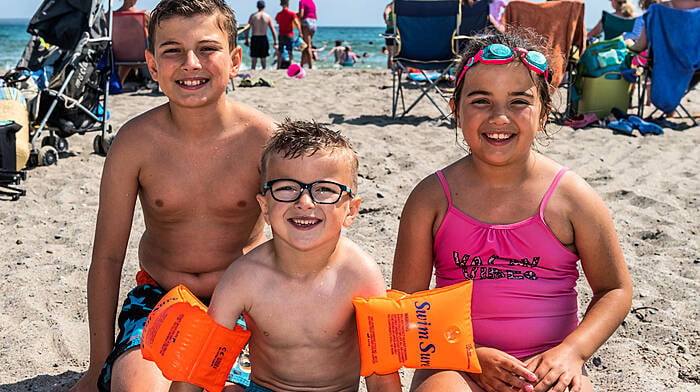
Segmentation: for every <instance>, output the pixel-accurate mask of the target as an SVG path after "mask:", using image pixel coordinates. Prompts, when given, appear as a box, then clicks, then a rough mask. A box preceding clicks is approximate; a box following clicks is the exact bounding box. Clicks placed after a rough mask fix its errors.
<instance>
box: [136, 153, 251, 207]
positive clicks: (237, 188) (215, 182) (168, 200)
mask: <svg viewBox="0 0 700 392" xmlns="http://www.w3.org/2000/svg"><path fill="white" fill-rule="evenodd" d="M258 161H259V154H255V153H254V152H252V151H245V150H244V149H242V148H241V147H238V146H230V145H229V146H225V145H216V144H214V145H207V146H200V147H194V146H186V147H182V148H178V149H175V148H170V149H169V148H167V147H166V146H161V147H160V148H157V149H155V150H154V152H153V155H152V156H151V157H149V165H147V166H145V167H144V168H143V169H142V170H141V172H140V173H139V186H140V191H141V197H142V203H143V204H144V206H148V207H151V208H154V209H155V210H157V211H159V212H161V213H168V212H172V213H184V214H186V213H188V211H189V212H190V213H197V212H200V213H201V210H202V209H206V210H207V211H210V212H212V211H214V212H219V213H231V212H236V211H237V210H241V209H243V210H247V209H251V208H257V202H256V201H255V194H256V193H257V192H258V188H259V186H260V185H259V182H260V174H259V169H258Z"/></svg>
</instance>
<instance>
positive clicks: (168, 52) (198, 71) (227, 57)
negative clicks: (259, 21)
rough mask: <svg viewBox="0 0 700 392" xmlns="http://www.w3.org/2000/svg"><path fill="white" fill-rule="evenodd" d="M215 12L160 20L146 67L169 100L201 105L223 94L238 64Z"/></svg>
mask: <svg viewBox="0 0 700 392" xmlns="http://www.w3.org/2000/svg"><path fill="white" fill-rule="evenodd" d="M217 17H218V16H217V15H198V16H194V17H191V18H183V17H179V16H175V17H172V18H168V19H166V20H164V21H162V22H160V29H159V30H158V33H157V34H156V39H155V44H154V48H153V51H154V52H153V54H149V55H147V60H148V62H149V69H150V70H151V74H152V76H153V78H154V79H155V80H157V81H158V83H159V84H160V87H161V89H162V90H163V92H164V93H165V94H166V95H167V96H168V98H169V99H170V101H171V103H173V104H179V105H183V106H189V107H194V106H201V105H204V104H208V103H212V102H218V101H220V100H221V99H222V97H223V98H225V91H226V86H227V85H228V82H229V78H230V77H232V76H233V75H235V72H237V70H238V66H239V65H240V48H233V49H231V48H230V46H229V42H228V35H227V34H225V33H224V32H223V31H222V30H221V28H220V27H219V25H218V23H217Z"/></svg>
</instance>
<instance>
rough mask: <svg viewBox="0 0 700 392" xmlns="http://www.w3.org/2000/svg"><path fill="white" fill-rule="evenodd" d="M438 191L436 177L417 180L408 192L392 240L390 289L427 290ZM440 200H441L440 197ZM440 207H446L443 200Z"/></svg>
mask: <svg viewBox="0 0 700 392" xmlns="http://www.w3.org/2000/svg"><path fill="white" fill-rule="evenodd" d="M436 190H437V191H439V192H442V189H441V187H440V185H439V180H438V179H437V176H435V175H432V176H430V177H428V178H426V179H424V180H423V181H421V182H420V183H419V184H418V185H417V186H416V188H415V189H414V190H413V191H412V192H411V194H410V195H409V197H408V200H407V201H406V205H405V206H404V208H403V212H402V213H401V221H400V223H399V234H398V238H397V240H396V251H395V253H394V265H393V270H392V277H391V287H392V288H394V289H397V290H401V291H404V292H407V293H414V292H416V291H421V290H427V289H428V286H429V285H430V277H431V275H432V273H433V226H434V224H435V220H436V219H437V211H438V208H437V206H438V205H439V204H440V199H439V196H441V195H440V194H439V193H438V194H437V196H438V197H436V196H435V191H436ZM442 199H445V197H444V196H442ZM441 204H442V205H444V206H445V209H446V207H447V201H446V200H443V201H442V203H441Z"/></svg>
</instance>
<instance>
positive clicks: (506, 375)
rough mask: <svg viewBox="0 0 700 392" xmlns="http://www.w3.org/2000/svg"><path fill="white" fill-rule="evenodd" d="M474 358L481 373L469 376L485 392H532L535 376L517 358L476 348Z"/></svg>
mask: <svg viewBox="0 0 700 392" xmlns="http://www.w3.org/2000/svg"><path fill="white" fill-rule="evenodd" d="M476 356H477V357H478V358H479V363H480V364H481V373H469V375H470V376H471V378H472V379H473V380H474V381H476V383H477V384H479V386H480V387H482V388H483V389H484V390H486V391H487V392H494V391H495V392H513V389H516V390H521V391H525V392H532V391H533V387H532V384H531V383H534V382H536V381H537V376H535V374H534V373H533V372H531V371H530V370H528V368H527V366H526V364H525V363H523V362H521V361H520V360H518V359H517V358H515V357H513V356H511V355H508V354H506V353H504V352H503V351H500V350H497V349H495V348H490V347H477V348H476Z"/></svg>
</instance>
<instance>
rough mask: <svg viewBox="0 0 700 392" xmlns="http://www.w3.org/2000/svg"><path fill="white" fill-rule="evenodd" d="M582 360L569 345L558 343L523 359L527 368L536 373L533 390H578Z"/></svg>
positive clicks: (538, 391)
mask: <svg viewBox="0 0 700 392" xmlns="http://www.w3.org/2000/svg"><path fill="white" fill-rule="evenodd" d="M583 363H584V360H583V359H582V358H581V356H580V355H576V353H575V352H574V351H573V350H572V349H571V348H569V347H567V346H563V345H559V346H556V347H554V348H551V349H549V350H547V351H545V352H543V353H541V354H537V355H535V356H534V357H531V358H529V359H528V360H526V361H525V364H526V365H527V368H528V369H529V370H531V371H533V372H534V373H535V374H536V375H537V379H538V380H540V381H539V383H537V384H536V385H535V389H534V392H545V391H553V392H564V391H566V388H569V391H570V392H579V391H580V390H581V383H582V381H583V380H582V377H583V374H581V368H582V367H583Z"/></svg>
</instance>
